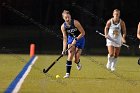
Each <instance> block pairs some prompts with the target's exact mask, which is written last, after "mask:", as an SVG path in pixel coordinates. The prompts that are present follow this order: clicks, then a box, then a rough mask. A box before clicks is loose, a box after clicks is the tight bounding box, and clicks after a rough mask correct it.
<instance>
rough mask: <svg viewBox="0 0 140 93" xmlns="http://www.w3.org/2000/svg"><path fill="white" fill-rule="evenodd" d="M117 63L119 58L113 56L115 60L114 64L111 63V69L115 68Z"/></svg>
mask: <svg viewBox="0 0 140 93" xmlns="http://www.w3.org/2000/svg"><path fill="white" fill-rule="evenodd" d="M116 63H117V58H113V61H112V64H111V69H114V70H115V67H116Z"/></svg>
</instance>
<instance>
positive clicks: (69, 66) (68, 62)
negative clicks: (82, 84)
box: [66, 60, 72, 74]
mask: <svg viewBox="0 0 140 93" xmlns="http://www.w3.org/2000/svg"><path fill="white" fill-rule="evenodd" d="M71 66H72V61H68V60H67V63H66V73H69V74H70V71H71Z"/></svg>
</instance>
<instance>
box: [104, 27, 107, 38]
mask: <svg viewBox="0 0 140 93" xmlns="http://www.w3.org/2000/svg"><path fill="white" fill-rule="evenodd" d="M104 34H105V36H107V35H108V28H107V27H105V29H104Z"/></svg>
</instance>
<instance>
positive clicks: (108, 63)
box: [106, 54, 114, 69]
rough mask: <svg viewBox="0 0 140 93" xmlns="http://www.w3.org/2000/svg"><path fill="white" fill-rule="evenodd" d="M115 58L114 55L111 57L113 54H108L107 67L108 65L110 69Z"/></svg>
mask: <svg viewBox="0 0 140 93" xmlns="http://www.w3.org/2000/svg"><path fill="white" fill-rule="evenodd" d="M113 58H114V57H111V56H110V55H109V54H108V61H107V64H106V67H107V68H108V69H110V68H111V64H112V61H113Z"/></svg>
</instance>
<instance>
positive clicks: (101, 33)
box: [96, 30, 129, 49]
mask: <svg viewBox="0 0 140 93" xmlns="http://www.w3.org/2000/svg"><path fill="white" fill-rule="evenodd" d="M96 33H98V34H99V35H101V36H103V37H105V35H104V34H102V33H101V32H99V31H97V30H96ZM107 39H109V40H111V41H112V42H115V43H116V44H119V43H118V42H116V41H115V40H113V39H111V38H109V37H108V38H107ZM122 45H123V46H125V47H127V48H128V49H129V45H127V44H124V43H123V44H122Z"/></svg>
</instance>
